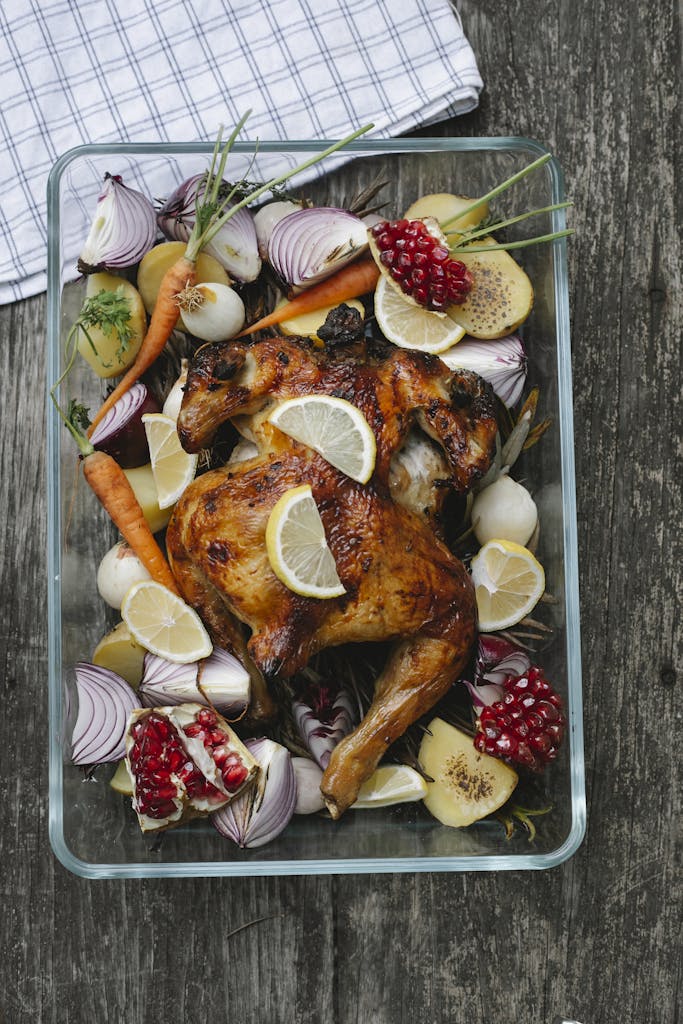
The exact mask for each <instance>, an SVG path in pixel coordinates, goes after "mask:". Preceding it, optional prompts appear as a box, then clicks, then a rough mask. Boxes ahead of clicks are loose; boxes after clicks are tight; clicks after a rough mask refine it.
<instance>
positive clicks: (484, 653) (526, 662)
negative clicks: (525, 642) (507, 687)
mask: <svg viewBox="0 0 683 1024" xmlns="http://www.w3.org/2000/svg"><path fill="white" fill-rule="evenodd" d="M530 665H531V658H530V657H529V655H528V653H527V652H526V651H525V650H523V649H522V648H521V647H517V645H516V644H513V643H510V641H509V640H505V639H504V638H503V637H498V636H491V635H490V634H486V633H482V634H481V635H480V637H479V643H478V647H477V660H476V664H475V667H474V678H475V682H476V683H477V684H484V683H493V684H494V685H502V683H504V682H505V680H506V679H507V678H508V677H509V676H521V675H523V674H524V672H526V670H527V669H528V668H529V666H530Z"/></svg>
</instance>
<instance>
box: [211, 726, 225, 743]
mask: <svg viewBox="0 0 683 1024" xmlns="http://www.w3.org/2000/svg"><path fill="white" fill-rule="evenodd" d="M208 738H209V742H210V743H211V746H212V747H217V746H219V744H221V743H225V733H224V732H223V731H222V730H221V729H212V730H211V732H210V733H209V737H208Z"/></svg>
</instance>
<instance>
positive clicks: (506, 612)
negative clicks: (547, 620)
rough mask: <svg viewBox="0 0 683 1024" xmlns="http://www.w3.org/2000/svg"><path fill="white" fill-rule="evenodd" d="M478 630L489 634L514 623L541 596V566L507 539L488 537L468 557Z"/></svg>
mask: <svg viewBox="0 0 683 1024" xmlns="http://www.w3.org/2000/svg"><path fill="white" fill-rule="evenodd" d="M471 570H472V582H473V583H474V589H475V593H476V596H477V609H478V612H479V629H480V630H482V631H483V632H484V633H490V632H493V631H494V630H497V629H507V627H508V626H514V625H515V623H517V622H519V621H520V620H521V619H523V618H524V616H525V615H528V614H529V612H530V611H531V609H532V608H533V607H534V605H535V604H537V602H538V601H539V600H540V598H541V597H542V596H543V591H544V590H545V573H544V572H543V566H542V565H541V563H540V562H538V561H537V560H536V559H535V558H534V556H533V555H532V554H531V552H530V551H529V550H528V549H527V548H523V547H522V545H521V544H515V543H514V541H511V540H490V541H488V543H486V544H484V546H483V547H482V548H481V549H480V551H479V553H478V554H477V555H475V557H474V558H473V559H472V565H471Z"/></svg>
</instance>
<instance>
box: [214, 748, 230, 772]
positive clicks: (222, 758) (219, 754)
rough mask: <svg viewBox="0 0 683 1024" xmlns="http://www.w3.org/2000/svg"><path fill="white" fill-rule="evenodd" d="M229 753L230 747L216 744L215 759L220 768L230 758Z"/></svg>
mask: <svg viewBox="0 0 683 1024" xmlns="http://www.w3.org/2000/svg"><path fill="white" fill-rule="evenodd" d="M229 755H230V748H229V747H227V746H216V747H214V748H213V759H214V761H215V762H216V764H217V765H218V767H219V768H221V767H222V766H223V765H224V764H225V762H226V761H227V760H228V757H229Z"/></svg>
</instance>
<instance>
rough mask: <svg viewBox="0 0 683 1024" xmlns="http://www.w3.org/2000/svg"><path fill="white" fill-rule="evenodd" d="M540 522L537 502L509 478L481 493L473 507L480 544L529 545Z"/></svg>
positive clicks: (500, 479) (505, 476) (474, 524)
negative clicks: (502, 542)
mask: <svg viewBox="0 0 683 1024" xmlns="http://www.w3.org/2000/svg"><path fill="white" fill-rule="evenodd" d="M537 522H538V510H537V508H536V503H535V501H534V499H533V498H532V497H531V495H530V494H529V492H528V491H527V489H526V487H523V486H522V485H521V484H518V483H517V481H516V480H513V479H512V478H511V477H509V476H507V474H506V475H504V476H499V477H498V479H497V480H494V482H493V483H492V484H489V486H488V487H485V488H484V490H483V491H480V493H479V494H478V495H477V496H476V498H475V499H474V502H473V503H472V525H473V527H474V534H475V536H476V538H477V540H478V541H479V543H480V544H486V543H487V541H489V540H510V541H514V542H515V543H516V544H526V542H527V541H528V540H529V538H530V537H531V535H532V533H533V532H534V530H535V529H536V523H537Z"/></svg>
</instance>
